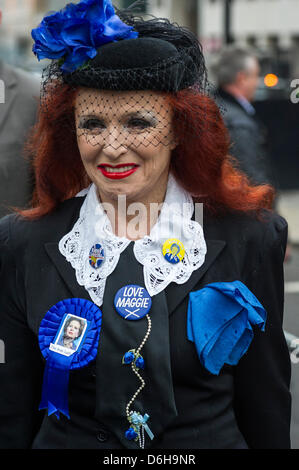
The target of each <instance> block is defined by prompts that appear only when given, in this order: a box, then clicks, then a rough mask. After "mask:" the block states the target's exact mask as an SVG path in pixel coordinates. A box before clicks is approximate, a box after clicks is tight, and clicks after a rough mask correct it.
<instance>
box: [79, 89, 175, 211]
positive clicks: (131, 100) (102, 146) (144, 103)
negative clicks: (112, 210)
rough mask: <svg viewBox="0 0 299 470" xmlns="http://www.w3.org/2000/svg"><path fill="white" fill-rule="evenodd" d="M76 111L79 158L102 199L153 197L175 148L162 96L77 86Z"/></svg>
mask: <svg viewBox="0 0 299 470" xmlns="http://www.w3.org/2000/svg"><path fill="white" fill-rule="evenodd" d="M75 115H76V127H77V141H78V146H79V151H80V154H81V158H82V162H83V165H84V167H85V170H86V172H87V174H88V176H89V178H90V179H91V181H92V182H93V183H95V185H96V186H97V188H98V192H99V195H100V197H101V199H102V200H104V201H109V200H116V199H117V196H118V195H125V196H126V197H127V200H128V201H134V202H145V201H151V200H153V201H155V200H156V198H157V195H158V194H159V193H160V192H161V187H162V188H163V185H164V186H165V188H166V184H167V179H168V172H169V165H170V159H171V152H172V150H173V149H174V148H175V147H176V143H175V139H174V136H173V131H172V110H171V107H170V105H169V104H168V103H167V101H166V98H165V96H163V95H162V94H159V93H155V92H151V91H134V92H114V91H98V90H90V89H84V88H81V89H80V90H79V93H78V96H77V98H76V105H75Z"/></svg>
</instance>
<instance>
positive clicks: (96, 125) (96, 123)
mask: <svg viewBox="0 0 299 470" xmlns="http://www.w3.org/2000/svg"><path fill="white" fill-rule="evenodd" d="M79 127H80V129H88V130H89V131H93V130H103V129H104V128H105V125H104V123H103V122H102V121H100V120H99V119H87V120H86V121H83V122H82V123H80V126H79Z"/></svg>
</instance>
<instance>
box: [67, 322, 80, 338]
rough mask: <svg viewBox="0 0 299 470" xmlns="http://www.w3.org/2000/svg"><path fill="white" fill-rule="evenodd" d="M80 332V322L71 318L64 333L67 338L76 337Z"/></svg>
mask: <svg viewBox="0 0 299 470" xmlns="http://www.w3.org/2000/svg"><path fill="white" fill-rule="evenodd" d="M79 333H80V323H79V322H78V321H76V320H72V321H71V322H70V324H69V325H68V327H67V329H66V335H67V336H68V337H69V338H73V339H76V338H78V336H79Z"/></svg>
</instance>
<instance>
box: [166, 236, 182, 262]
mask: <svg viewBox="0 0 299 470" xmlns="http://www.w3.org/2000/svg"><path fill="white" fill-rule="evenodd" d="M162 253H163V256H164V258H165V259H166V260H167V261H168V262H169V263H171V264H177V263H179V262H180V261H182V259H184V256H185V247H184V245H183V243H182V242H181V241H180V240H178V239H177V238H169V239H168V240H166V242H165V243H164V245H163V248H162Z"/></svg>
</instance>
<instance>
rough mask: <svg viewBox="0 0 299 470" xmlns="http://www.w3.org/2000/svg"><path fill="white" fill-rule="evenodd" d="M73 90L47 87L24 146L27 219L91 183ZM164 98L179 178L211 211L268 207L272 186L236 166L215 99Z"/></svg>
mask: <svg viewBox="0 0 299 470" xmlns="http://www.w3.org/2000/svg"><path fill="white" fill-rule="evenodd" d="M76 94H77V90H75V89H73V88H71V87H69V86H68V85H62V86H60V87H54V92H51V90H50V91H47V93H46V95H45V98H43V100H44V103H43V109H42V110H40V112H39V120H38V122H37V124H36V125H35V127H34V128H33V131H32V133H31V137H30V138H29V141H28V142H27V145H26V150H27V151H28V152H29V153H30V154H31V155H35V159H34V169H35V177H36V188H35V192H34V196H33V200H32V206H33V208H32V209H28V210H25V211H19V213H21V214H22V215H23V216H24V217H26V218H29V219H34V218H38V217H41V216H43V215H45V214H48V213H49V212H51V211H53V210H54V209H55V207H56V206H57V205H58V204H59V203H60V202H62V201H63V200H65V199H69V198H71V197H74V196H75V195H76V194H77V193H78V192H79V191H80V190H82V189H83V188H85V187H86V186H88V185H89V183H90V180H89V178H88V177H87V175H86V172H85V169H84V166H83V164H82V161H81V157H80V153H79V149H78V145H77V138H76V128H75V118H74V103H75V98H76ZM168 98H169V100H170V104H171V106H172V108H173V110H174V128H175V132H176V135H177V136H178V142H179V145H178V147H177V148H176V149H175V150H174V151H173V155H172V160H171V166H172V172H173V174H174V175H175V177H176V179H177V180H178V182H179V183H180V184H181V185H182V186H183V187H184V188H185V189H186V190H187V191H189V192H190V193H191V194H192V195H193V196H194V197H195V198H196V200H197V201H200V202H204V203H205V205H206V206H208V208H209V209H210V210H211V211H213V212H214V213H217V212H219V211H222V210H225V209H231V210H238V211H251V210H257V211H259V210H260V209H263V208H268V209H271V206H272V202H273V199H274V189H273V188H272V187H271V186H269V185H260V186H252V185H250V183H249V181H248V179H247V178H246V176H245V175H244V174H243V173H241V172H239V171H238V170H237V169H235V167H234V165H233V163H234V161H233V159H232V157H230V156H229V145H230V142H229V135H228V132H227V130H226V128H225V125H224V123H223V120H222V118H221V115H220V112H219V109H218V107H217V105H216V104H215V102H214V101H213V100H212V99H211V98H209V97H207V96H203V95H200V94H197V93H194V91H192V90H183V91H180V92H178V93H177V94H175V95H168ZM45 110H46V111H45ZM203 116H204V126H203ZM182 124H184V125H182ZM186 129H193V130H194V132H188V138H186V135H184V134H183V133H184V131H186Z"/></svg>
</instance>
